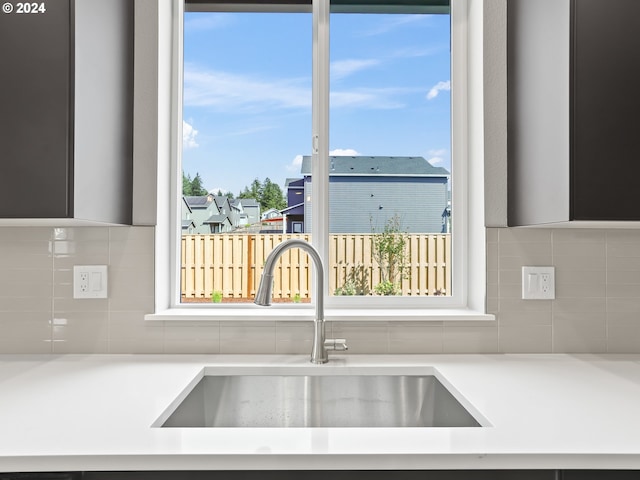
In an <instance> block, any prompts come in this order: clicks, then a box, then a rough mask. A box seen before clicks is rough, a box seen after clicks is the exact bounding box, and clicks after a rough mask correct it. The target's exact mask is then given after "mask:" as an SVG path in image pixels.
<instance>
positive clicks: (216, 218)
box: [202, 215, 229, 223]
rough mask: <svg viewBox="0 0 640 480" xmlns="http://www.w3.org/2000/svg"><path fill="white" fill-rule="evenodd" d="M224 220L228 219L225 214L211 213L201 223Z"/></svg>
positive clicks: (221, 221) (222, 221)
mask: <svg viewBox="0 0 640 480" xmlns="http://www.w3.org/2000/svg"><path fill="white" fill-rule="evenodd" d="M226 221H229V217H228V216H227V215H211V216H210V217H209V218H208V219H207V220H205V221H204V222H202V223H224V222H226Z"/></svg>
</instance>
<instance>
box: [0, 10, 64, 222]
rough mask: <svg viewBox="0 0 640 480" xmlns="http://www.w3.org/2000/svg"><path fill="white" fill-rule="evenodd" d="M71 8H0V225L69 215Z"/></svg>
mask: <svg viewBox="0 0 640 480" xmlns="http://www.w3.org/2000/svg"><path fill="white" fill-rule="evenodd" d="M71 31H72V29H71V6H70V1H69V0H55V1H54V2H51V1H48V2H38V3H17V2H13V1H9V2H6V3H4V4H3V12H2V13H0V61H1V62H2V66H1V67H0V217H4V218H30V217H40V218H51V217H59V218H65V217H69V216H70V215H71V214H72V212H71V198H70V196H71V179H72V178H73V177H72V175H71V171H70V170H71V168H72V164H71V158H72V152H71V150H72V147H71V146H72V145H73V141H72V138H71V131H72V129H71V123H72V119H71V112H72V108H71V105H72V99H71V78H72V71H71V52H72V38H71Z"/></svg>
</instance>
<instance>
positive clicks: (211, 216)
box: [183, 194, 232, 234]
mask: <svg viewBox="0 0 640 480" xmlns="http://www.w3.org/2000/svg"><path fill="white" fill-rule="evenodd" d="M183 198H184V201H185V202H186V204H187V205H188V207H189V208H190V209H191V220H192V221H193V224H194V226H195V231H194V232H193V233H200V234H206V233H222V232H230V231H231V230H232V228H231V222H229V221H224V220H220V218H219V217H220V216H228V215H226V214H223V213H222V212H221V211H220V208H219V207H218V203H219V202H218V201H217V200H216V196H215V195H211V194H209V195H203V196H197V197H193V196H185V197H183ZM220 203H224V202H220ZM183 220H184V217H183Z"/></svg>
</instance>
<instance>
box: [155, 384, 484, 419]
mask: <svg viewBox="0 0 640 480" xmlns="http://www.w3.org/2000/svg"><path fill="white" fill-rule="evenodd" d="M191 385H192V387H191V388H190V387H187V389H186V390H185V392H183V395H181V396H180V397H179V398H178V399H176V401H174V402H173V404H172V405H171V406H170V407H169V408H168V409H167V411H166V412H165V413H164V414H163V415H162V416H161V417H160V418H159V419H158V421H157V422H156V424H155V425H154V426H160V427H246V428H253V427H271V428H281V427H480V426H481V425H480V423H479V422H478V421H477V420H476V419H475V418H474V416H473V415H472V414H471V413H469V411H468V410H467V409H466V408H465V407H463V405H462V404H461V403H460V402H459V401H458V400H457V399H456V398H455V397H454V396H453V395H452V393H451V392H450V391H449V390H448V389H447V388H446V387H445V386H444V385H443V384H442V383H441V382H440V381H439V380H438V378H436V376H435V375H325V374H321V375H207V374H205V373H204V372H203V374H202V376H201V378H200V379H199V380H198V379H196V380H194V381H193V382H192V383H191Z"/></svg>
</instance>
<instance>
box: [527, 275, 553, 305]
mask: <svg viewBox="0 0 640 480" xmlns="http://www.w3.org/2000/svg"><path fill="white" fill-rule="evenodd" d="M522 298H523V299H524V300H553V299H555V298H556V269H555V267H522Z"/></svg>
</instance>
